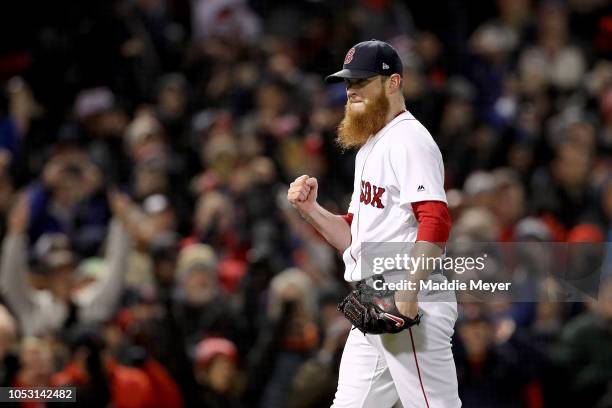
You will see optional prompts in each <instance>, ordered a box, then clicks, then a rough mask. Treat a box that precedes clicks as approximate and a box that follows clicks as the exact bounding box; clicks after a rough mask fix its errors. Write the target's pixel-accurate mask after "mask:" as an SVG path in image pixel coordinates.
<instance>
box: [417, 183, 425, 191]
mask: <svg viewBox="0 0 612 408" xmlns="http://www.w3.org/2000/svg"><path fill="white" fill-rule="evenodd" d="M421 191H425V187H423V185H422V184H421V185H419V186H418V187H417V193H420V192H421Z"/></svg>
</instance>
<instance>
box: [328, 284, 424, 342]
mask: <svg viewBox="0 0 612 408" xmlns="http://www.w3.org/2000/svg"><path fill="white" fill-rule="evenodd" d="M338 310H340V311H341V312H342V313H343V314H344V316H346V318H347V319H348V320H349V321H350V322H351V323H352V324H353V326H355V327H356V328H357V329H359V330H361V331H362V332H363V334H366V333H370V334H382V333H399V332H401V331H402V330H405V329H408V328H410V327H412V326H414V325H418V324H419V323H420V322H421V316H422V313H421V312H420V311H419V312H418V313H417V316H416V317H415V318H414V319H411V318H410V317H407V316H404V315H403V314H401V313H400V312H399V310H398V309H397V305H396V304H395V292H394V291H392V290H375V289H373V288H371V287H369V286H368V285H366V284H365V283H364V282H363V281H362V282H360V283H359V284H358V285H357V289H356V290H354V291H352V292H351V293H350V294H349V295H348V296H347V297H345V298H344V300H342V302H340V304H338Z"/></svg>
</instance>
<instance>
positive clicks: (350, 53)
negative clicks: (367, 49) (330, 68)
mask: <svg viewBox="0 0 612 408" xmlns="http://www.w3.org/2000/svg"><path fill="white" fill-rule="evenodd" d="M353 55H355V47H353V48H351V49H350V50H348V52H347V53H346V57H344V65H346V64H349V63H350V62H351V61H352V60H353Z"/></svg>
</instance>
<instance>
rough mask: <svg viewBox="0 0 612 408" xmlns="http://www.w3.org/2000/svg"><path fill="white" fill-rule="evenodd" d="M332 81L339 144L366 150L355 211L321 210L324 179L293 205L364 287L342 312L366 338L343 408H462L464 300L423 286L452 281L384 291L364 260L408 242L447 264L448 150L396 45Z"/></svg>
mask: <svg viewBox="0 0 612 408" xmlns="http://www.w3.org/2000/svg"><path fill="white" fill-rule="evenodd" d="M326 81H327V82H340V81H344V82H345V84H346V93H347V97H348V101H347V103H346V108H345V115H344V118H343V120H342V122H341V123H340V126H339V127H338V143H339V144H340V145H341V146H343V147H344V148H358V149H359V150H358V153H357V157H356V162H355V181H354V186H353V194H352V198H351V202H350V206H349V209H348V213H347V214H346V215H335V214H332V213H330V212H329V211H327V210H325V209H324V208H323V207H321V206H320V205H319V204H318V203H317V180H316V179H315V178H313V177H309V176H308V175H303V176H301V177H298V178H297V179H296V180H295V181H294V182H293V183H291V185H290V187H289V190H288V193H287V198H288V200H289V202H290V203H291V204H292V205H293V206H294V207H295V208H296V209H297V210H298V211H299V212H300V214H301V215H302V217H303V218H305V219H306V220H307V221H308V222H309V223H310V224H312V225H313V226H314V227H315V228H316V229H317V230H318V231H319V232H320V233H321V235H323V237H325V239H327V241H328V242H329V243H330V244H331V245H333V246H334V247H336V248H337V249H338V250H339V251H340V252H341V253H342V257H343V259H344V263H345V273H344V278H345V279H346V280H347V281H349V282H354V283H355V287H356V289H355V290H354V291H353V292H352V293H351V294H350V295H349V296H347V298H346V299H345V300H344V301H343V302H342V303H341V304H340V305H339V308H340V310H342V311H343V313H344V314H345V316H346V317H347V318H348V319H349V320H350V321H351V322H352V324H353V326H354V328H357V329H359V330H351V332H350V335H349V337H348V339H347V342H346V345H345V348H344V352H343V355H342V362H341V364H340V374H339V380H338V388H337V391H336V395H335V398H334V403H333V407H337V408H340V407H376V408H385V407H392V406H394V404H396V403H397V402H398V400H399V401H401V404H402V405H403V406H404V407H406V408H408V407H410V408H420V407H427V408H429V407H432V408H434V407H435V408H456V407H460V406H461V401H460V399H459V396H458V392H457V375H456V370H455V363H454V360H453V355H452V351H451V336H452V334H453V331H454V325H455V321H456V319H457V305H456V302H455V298H454V293H450V296H447V297H442V298H436V299H438V300H436V299H435V298H434V297H435V296H438V295H439V292H436V293H434V292H429V291H426V290H421V291H419V285H418V283H419V282H421V281H423V280H425V279H432V280H433V279H436V280H445V279H446V278H445V277H444V276H443V275H442V274H441V273H439V272H432V270H430V269H427V264H426V263H421V266H420V267H418V268H415V269H413V270H411V271H410V273H408V272H407V271H403V270H402V271H401V273H402V274H405V280H406V281H409V282H415V283H417V285H415V288H412V289H410V290H408V289H406V290H401V291H393V290H377V289H378V288H373V285H370V284H368V283H367V282H368V280H370V281H373V279H374V278H373V276H374V277H375V279H379V280H380V278H379V276H378V275H372V273H370V272H369V271H368V270H366V269H367V268H364V267H363V265H362V262H361V260H362V259H361V256H362V246H363V245H362V244H364V243H370V242H388V243H389V242H393V243H407V245H410V246H411V248H412V249H411V256H423V257H431V258H435V257H440V256H443V252H444V244H445V243H446V241H447V239H448V235H449V232H450V225H451V222H450V216H449V213H448V208H447V203H446V194H445V192H444V188H443V182H444V169H443V163H442V155H441V153H440V150H439V149H438V146H437V145H436V143H435V142H434V140H433V138H432V137H431V135H430V134H429V132H428V131H427V129H425V127H423V125H421V123H420V122H419V121H418V120H416V119H415V118H414V116H412V115H411V114H410V112H408V111H407V110H406V107H405V102H404V97H403V95H402V63H401V60H400V58H399V56H398V54H397V52H396V51H395V49H394V48H393V47H392V46H390V45H389V44H387V43H385V42H382V41H377V40H371V41H365V42H361V43H359V44H357V45H355V46H354V47H352V48H351V49H350V50H349V51H348V53H347V54H346V57H345V60H344V65H343V69H342V70H340V71H338V72H336V73H335V74H333V75H330V76H328V77H327V78H326ZM408 243H409V244H408ZM385 276H389V274H386V273H383V274H382V279H383V281H384V277H385Z"/></svg>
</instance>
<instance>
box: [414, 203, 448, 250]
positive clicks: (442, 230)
mask: <svg viewBox="0 0 612 408" xmlns="http://www.w3.org/2000/svg"><path fill="white" fill-rule="evenodd" d="M412 211H413V212H414V216H415V217H416V219H417V221H418V222H419V229H418V232H417V241H427V242H432V243H436V244H444V243H446V241H448V236H449V234H450V229H451V224H452V222H451V217H450V213H449V211H448V206H447V205H446V203H445V202H443V201H418V202H414V203H412Z"/></svg>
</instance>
